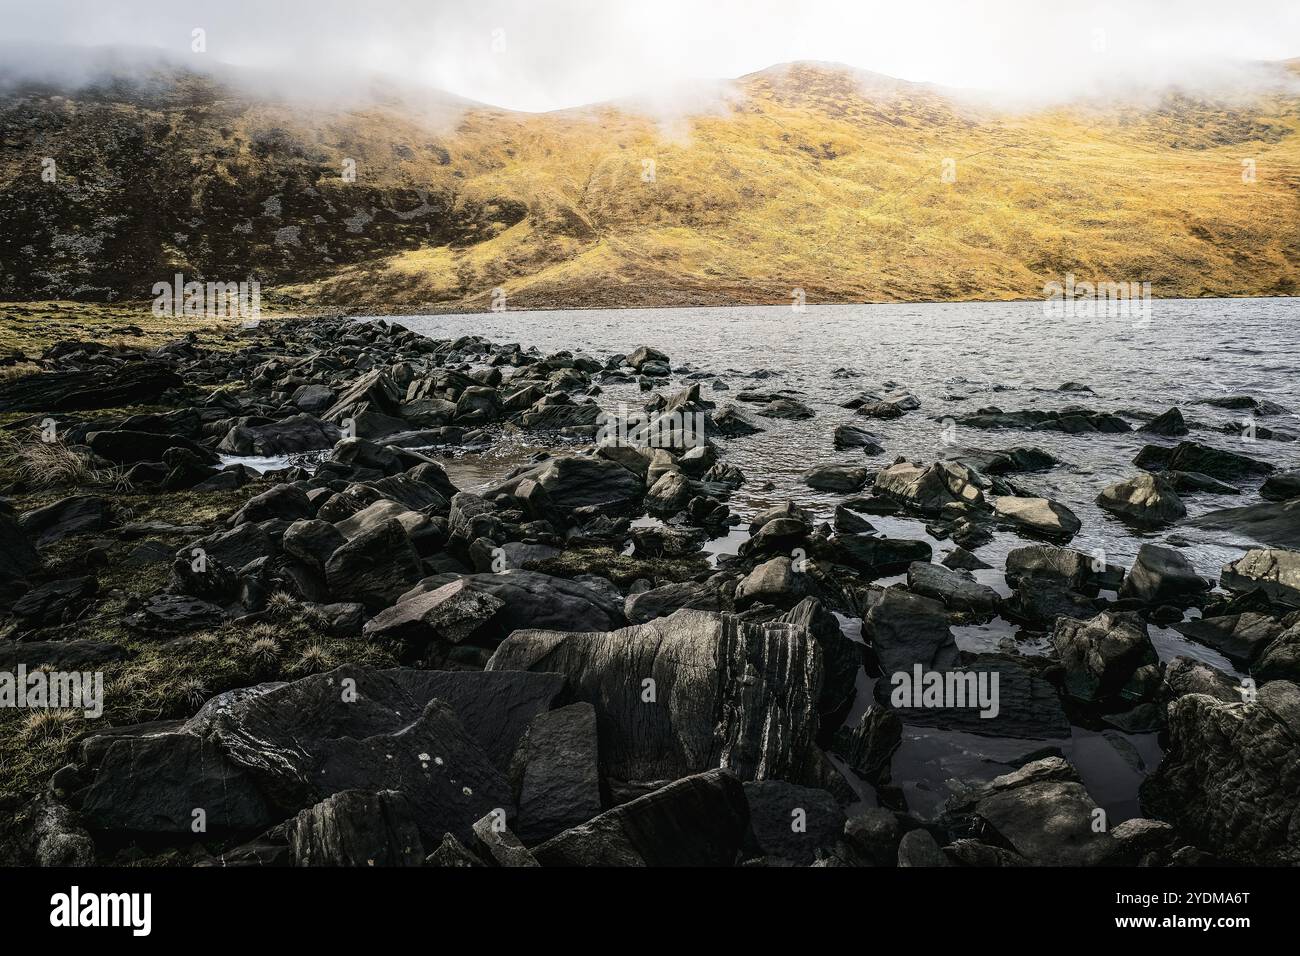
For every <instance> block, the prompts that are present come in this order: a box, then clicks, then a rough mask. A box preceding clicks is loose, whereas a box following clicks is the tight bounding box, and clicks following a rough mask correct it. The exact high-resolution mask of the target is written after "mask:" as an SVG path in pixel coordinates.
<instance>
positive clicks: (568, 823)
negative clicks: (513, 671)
mask: <svg viewBox="0 0 1300 956" xmlns="http://www.w3.org/2000/svg"><path fill="white" fill-rule="evenodd" d="M597 746H598V745H597V734H596V711H595V709H594V708H593V707H592V706H591V705H590V704H587V703H577V704H570V705H569V706H567V707H561V708H559V709H558V710H552V711H549V712H547V713H543V714H538V715H537V716H536V717H534V718H533V720H532V723H530V724H529V725H528V730H527V731H525V732H524V735H523V737H522V738H521V739H520V741H519V746H518V748H517V749H516V750H515V754H514V758H513V760H512V762H511V767H510V782H511V786H512V788H513V791H514V796H515V803H516V805H517V806H518V808H519V809H518V816H517V818H516V820H515V824H514V829H515V832H516V833H517V834H518V835H519V838H520V839H521V840H522V841H523V842H524V843H525V844H528V845H529V846H532V845H534V844H537V843H541V842H543V841H545V840H548V839H550V838H551V837H553V836H555V835H556V834H558V833H561V832H562V831H564V830H567V829H568V828H570V827H574V826H578V825H580V824H583V823H586V822H587V821H588V820H590V819H591V818H592V817H595V816H597V815H598V814H599V813H600V812H601V809H602V807H601V799H600V773H599V769H598V760H597Z"/></svg>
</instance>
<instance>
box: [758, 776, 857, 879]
mask: <svg viewBox="0 0 1300 956" xmlns="http://www.w3.org/2000/svg"><path fill="white" fill-rule="evenodd" d="M745 799H746V800H747V801H748V803H749V824H750V828H751V829H752V831H753V833H754V838H755V840H756V842H757V844H758V848H759V850H761V852H762V853H763V855H764V856H766V857H770V858H776V859H779V860H786V861H789V862H790V863H793V864H795V865H796V866H811V865H812V863H813V861H814V860H815V859H816V858H817V855H818V852H819V851H825V850H829V849H830V848H831V847H833V846H834V845H835V842H836V841H837V840H838V839H839V837H840V835H841V833H843V831H844V824H845V823H846V822H847V818H846V817H845V815H844V810H843V809H841V807H840V805H839V803H838V802H836V800H835V798H834V797H833V796H831V795H830V794H829V793H827V792H826V791H825V790H817V789H814V788H812V787H800V786H798V785H796V784H792V783H786V782H785V781H784V780H760V781H750V782H748V783H746V784H745Z"/></svg>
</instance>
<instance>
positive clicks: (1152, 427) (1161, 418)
mask: <svg viewBox="0 0 1300 956" xmlns="http://www.w3.org/2000/svg"><path fill="white" fill-rule="evenodd" d="M1138 431H1140V432H1149V433H1150V434H1152V435H1168V436H1170V437H1178V436H1181V435H1186V434H1187V423H1186V422H1185V421H1183V413H1182V412H1180V411H1179V410H1178V409H1176V408H1171V409H1169V410H1168V411H1167V412H1162V413H1161V414H1159V415H1157V416H1156V417H1155V418H1153V419H1151V421H1149V422H1147V423H1146V424H1145V425H1142V426H1141V427H1139V428H1138Z"/></svg>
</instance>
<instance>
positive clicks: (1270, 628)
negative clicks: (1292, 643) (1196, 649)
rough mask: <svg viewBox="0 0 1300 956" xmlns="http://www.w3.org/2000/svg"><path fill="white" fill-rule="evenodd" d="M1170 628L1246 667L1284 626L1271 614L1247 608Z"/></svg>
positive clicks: (1252, 662)
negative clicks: (1254, 611)
mask: <svg viewBox="0 0 1300 956" xmlns="http://www.w3.org/2000/svg"><path fill="white" fill-rule="evenodd" d="M1174 630H1175V631H1177V632H1178V633H1179V634H1182V635H1183V636H1184V637H1187V638H1190V639H1191V640H1193V641H1196V642H1197V643H1198V644H1204V645H1205V646H1206V647H1212V648H1214V649H1215V650H1216V651H1218V652H1219V653H1220V654H1222V655H1223V656H1224V657H1226V658H1227V659H1228V660H1230V661H1232V662H1233V663H1234V664H1236V665H1237V666H1239V667H1242V668H1250V667H1251V665H1252V664H1254V662H1255V659H1256V658H1257V657H1259V655H1260V653H1261V652H1262V651H1263V650H1264V648H1265V647H1267V646H1268V645H1269V644H1270V643H1271V642H1272V641H1273V640H1274V639H1276V638H1277V637H1278V636H1279V635H1280V634H1281V633H1282V631H1283V630H1284V628H1283V626H1282V624H1281V623H1280V622H1279V621H1277V620H1276V619H1275V618H1272V617H1269V616H1268V615H1265V614H1255V613H1253V612H1250V611H1247V612H1245V613H1243V614H1223V615H1220V616H1218V617H1204V618H1197V619H1196V620H1192V621H1185V622H1183V623H1179V624H1175V625H1174Z"/></svg>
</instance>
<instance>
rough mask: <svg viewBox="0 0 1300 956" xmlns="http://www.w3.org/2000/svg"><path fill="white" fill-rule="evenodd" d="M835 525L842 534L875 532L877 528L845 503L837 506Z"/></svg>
mask: <svg viewBox="0 0 1300 956" xmlns="http://www.w3.org/2000/svg"><path fill="white" fill-rule="evenodd" d="M834 527H835V530H836V531H837V532H838V533H840V534H873V533H875V530H876V528H875V525H873V524H872V523H871V522H870V521H868V520H867V519H866V518H864V517H862V516H861V515H860V514H858V513H857V512H856V511H850V510H849V509H848V508H846V507H844V506H843V505H836V506H835V522H834Z"/></svg>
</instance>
